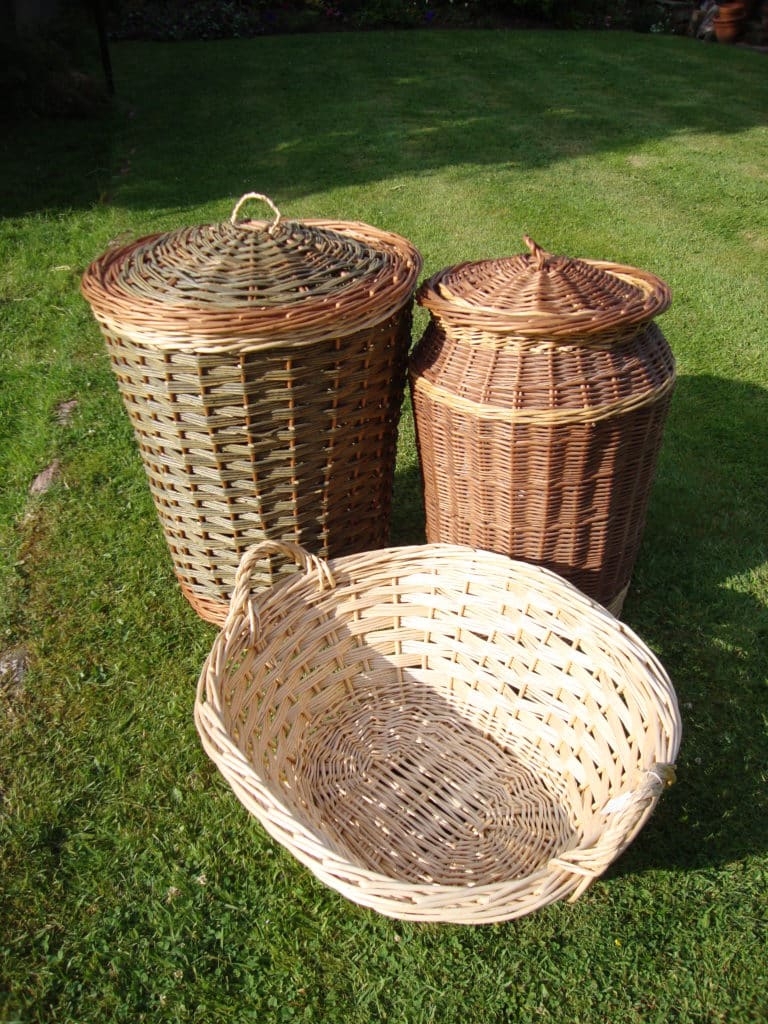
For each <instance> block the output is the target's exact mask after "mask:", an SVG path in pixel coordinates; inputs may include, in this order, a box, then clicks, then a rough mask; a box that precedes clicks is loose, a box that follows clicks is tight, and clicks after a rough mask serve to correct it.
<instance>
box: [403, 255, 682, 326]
mask: <svg viewBox="0 0 768 1024" xmlns="http://www.w3.org/2000/svg"><path fill="white" fill-rule="evenodd" d="M525 241H526V243H527V245H528V247H529V248H530V250H531V251H530V252H529V253H520V254H519V255H517V256H510V257H506V258H503V259H491V260H479V261H468V262H464V263H459V264H456V265H455V266H451V267H446V268H444V269H443V270H440V271H438V272H437V273H436V274H434V275H433V276H432V277H430V278H429V279H428V280H427V281H425V282H424V283H423V284H422V285H421V287H420V288H419V290H418V292H417V293H416V301H417V302H418V303H419V304H420V305H422V306H425V307H426V308H427V309H428V310H429V311H430V312H431V313H432V314H433V316H434V317H435V318H436V319H437V320H439V321H441V322H444V323H445V324H446V325H450V326H452V327H453V326H455V327H458V328H461V329H464V330H474V331H479V332H488V333H490V334H500V335H505V336H514V337H518V336H519V337H521V338H535V339H543V338H547V339H549V340H552V341H557V340H559V339H564V340H565V339H567V340H568V341H569V342H571V343H572V342H574V341H575V340H578V339H579V338H584V339H591V338H592V337H594V336H595V335H601V336H604V335H606V334H609V335H610V334H613V333H616V334H617V335H618V336H620V335H623V334H625V333H626V331H627V329H628V328H631V327H634V326H636V325H638V324H643V323H647V322H648V321H649V320H652V319H653V318H654V317H655V316H657V315H659V314H660V313H663V312H664V310H666V309H668V308H669V305H670V304H671V301H672V296H671V293H670V290H669V287H668V286H667V285H666V284H665V282H664V281H662V280H661V278H659V277H657V276H656V275H655V274H651V273H648V272H647V271H644V270H638V269H637V268H636V267H629V266H624V265H623V264H620V263H612V262H608V261H604V260H578V259H571V258H569V257H567V256H555V255H553V254H552V253H549V252H546V251H545V250H544V249H542V248H541V247H540V246H539V245H537V244H536V243H535V242H534V241H533V240H532V239H530V238H529V237H528V236H527V235H526V236H525ZM603 340H604V338H603Z"/></svg>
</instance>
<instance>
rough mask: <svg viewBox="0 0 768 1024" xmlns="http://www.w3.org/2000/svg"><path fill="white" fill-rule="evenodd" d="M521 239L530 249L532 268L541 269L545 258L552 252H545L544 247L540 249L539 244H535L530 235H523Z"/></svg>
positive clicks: (545, 261) (545, 263) (545, 262)
mask: <svg viewBox="0 0 768 1024" xmlns="http://www.w3.org/2000/svg"><path fill="white" fill-rule="evenodd" d="M523 241H524V242H525V244H526V245H527V246H528V248H529V249H530V250H531V258H532V260H533V266H534V269H535V270H543V269H544V267H545V266H546V265H547V259H548V258H549V257H550V256H551V255H552V253H550V252H547V251H546V250H545V249H542V248H541V246H540V245H537V243H536V242H534V240H533V239H532V238H531V237H530V235H523Z"/></svg>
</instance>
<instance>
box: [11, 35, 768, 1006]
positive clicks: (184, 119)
mask: <svg viewBox="0 0 768 1024" xmlns="http://www.w3.org/2000/svg"><path fill="white" fill-rule="evenodd" d="M113 61H114V64H115V74H116V81H117V88H118V99H117V102H116V105H115V110H114V111H113V112H112V113H111V114H109V115H107V116H106V117H104V118H103V119H101V120H93V121H71V122H66V123H64V122H61V123H56V124H49V123H47V122H43V121H35V122H33V123H29V124H26V125H16V126H14V127H13V128H12V130H11V131H8V132H6V134H5V137H4V138H3V140H2V141H0V152H2V164H1V165H0V207H1V208H0V214H2V215H3V218H4V219H3V220H2V221H0V317H1V318H2V319H1V321H0V330H1V331H2V334H1V336H0V338H1V340H0V360H1V361H0V466H2V492H1V495H0V659H2V661H1V662H0V664H2V666H3V667H2V671H1V672H0V724H1V725H2V742H1V743H0V880H1V881H0V886H2V900H1V901H0V978H1V979H2V983H0V1019H1V1020H2V1021H3V1022H5V1024H11V1022H24V1024H27V1022H33V1021H35V1022H37V1021H39V1022H57V1024H59V1022H62V1024H64V1022H66V1024H85V1022H91V1021H94V1022H102V1021H103V1022H116V1024H129V1022H130V1024H135V1022H139V1021H153V1022H155V1021H157V1022H166V1021H168V1022H187V1021H189V1022H195V1024H219V1022H227V1024H228V1022H233V1024H234V1022H237V1024H241V1022H243V1024H244V1022H273V1021H274V1022H279V1021H292V1020H298V1021H312V1022H335V1021H339V1022H344V1024H363V1022H365V1024H368V1022H371V1021H391V1022H399V1024H422V1022H432V1021H434V1022H435V1024H443V1022H455V1024H486V1022H510V1024H516V1022H528V1021H531V1022H539V1021H549V1022H552V1024H629V1022H633V1024H677V1022H696V1024H699V1022H707V1024H710V1022H711V1024H714V1022H727V1024H747V1022H754V1024H759V1022H762V1021H765V1020H767V1019H768V968H767V967H766V963H765V955H766V948H768V900H767V898H766V897H767V896H768V799H767V798H766V783H767V782H768V719H767V717H766V716H767V711H766V708H767V706H768V701H767V699H766V698H768V687H767V686H766V683H767V680H768V528H767V527H766V522H767V520H768V517H767V516H766V501H767V499H768V446H767V445H766V424H767V423H768V390H766V388H768V331H767V330H766V309H768V288H767V287H766V265H767V263H768V173H767V169H768V129H767V128H766V119H765V114H766V111H767V110H768V76H767V75H766V71H768V64H767V63H766V57H765V55H763V54H757V53H753V52H749V51H745V50H741V49H737V48H728V47H718V46H707V45H704V44H697V43H694V42H693V41H690V40H687V39H680V38H670V37H657V36H634V35H623V34H618V33H617V34H611V33H603V34H590V33H584V34H565V33H558V32H541V33H535V32H531V33H516V32H503V31H476V32H458V31H457V32H435V33H429V32H413V33H369V34H359V35H355V34H341V35H323V36H317V37H315V36H293V37H285V38H279V37H275V38H263V39H256V40H252V41H234V42H217V43H189V44H173V45H164V44H121V45H119V46H115V47H114V49H113ZM251 189H255V190H258V191H262V192H266V193H268V194H270V195H271V196H272V197H273V199H274V200H275V201H276V202H277V203H278V205H279V206H280V207H281V209H282V210H283V213H284V214H285V215H286V216H288V217H293V218H300V217H302V216H315V217H322V216H328V217H334V218H343V219H350V220H364V221H368V222H370V223H372V224H375V225H377V226H378V227H382V228H388V229H392V230H395V231H398V232H400V233H402V234H404V235H406V236H407V237H408V238H410V239H411V240H412V241H413V242H415V244H416V245H417V246H418V247H419V248H420V250H421V251H422V253H423V255H424V260H425V273H432V272H434V271H436V270H438V269H439V268H441V267H443V266H445V265H447V264H449V263H454V262H457V261H459V260H462V259H469V258H481V257H488V256H502V255H510V254H512V253H516V252H520V251H522V250H523V248H524V247H523V242H522V236H523V234H524V233H526V232H528V233H530V234H531V235H532V236H533V237H534V238H535V239H536V240H537V241H538V242H539V243H540V244H542V245H543V246H544V247H545V248H548V249H551V250H552V251H556V252H564V253H567V254H569V255H572V256H584V257H592V258H597V259H614V260H617V261H619V262H624V263H630V264H634V265H636V266H640V267H643V268H645V269H647V270H651V271H654V272H656V273H658V274H659V275H660V276H661V277H663V278H665V279H666V280H667V281H668V282H669V284H670V286H671V288H672V291H673V296H674V304H673V306H672V309H671V310H670V311H669V312H668V313H667V314H665V315H664V317H663V318H662V321H661V326H662V327H663V329H664V331H665V334H666V335H667V337H668V339H669V341H670V344H671V345H672V347H673V349H674V351H675V354H676V356H677V359H678V369H679V375H680V376H679V383H678V387H677V391H676V393H675V397H674V401H673V405H672V411H671V413H670V418H669V421H668V425H667V430H666V434H665V444H664V448H663V452H662V456H661V461H660V466H659V472H658V477H657V481H656V486H655V490H654V493H653V500H652V505H651V509H650V514H649V520H648V526H647V530H646V534H645V540H644V545H643V548H642V551H641V555H640V559H639V561H638V565H637V569H636V573H635V576H634V581H633V587H632V590H631V592H630V596H629V598H628V600H627V603H626V606H625V616H624V617H625V619H626V620H627V622H628V623H629V624H630V625H631V626H632V627H633V628H634V629H635V630H637V631H638V632H639V633H640V635H641V636H642V637H643V638H644V639H645V640H646V641H647V642H648V643H649V644H650V645H651V646H652V647H653V648H654V649H655V650H656V651H657V652H658V653H659V655H660V656H661V658H662V660H663V661H664V663H665V665H666V667H667V669H668V671H669V673H670V675H671V676H672V678H673V680H674V683H675V685H676V688H677V691H678V694H679V698H680V704H681V710H682V714H683V724H684V739H683V746H682V749H681V752H680V757H679V762H678V784H677V785H676V786H675V787H674V788H673V789H671V790H670V791H669V792H668V793H666V794H665V795H664V797H663V798H662V801H661V802H660V804H659V807H658V808H657V811H656V813H655V815H654V816H653V818H652V819H651V821H650V822H649V824H648V826H647V827H646V829H645V830H644V831H643V832H642V833H641V835H640V836H639V838H638V839H637V841H636V842H635V844H634V845H633V846H632V847H631V848H630V850H629V851H628V852H627V853H626V854H625V855H624V856H623V857H622V858H621V859H620V860H619V861H618V862H617V863H616V864H615V865H614V867H613V868H612V869H611V870H610V871H609V873H608V874H607V875H606V876H604V877H603V878H602V879H600V880H599V881H598V882H596V883H595V884H594V885H593V886H592V887H591V888H590V889H589V890H588V891H587V893H586V894H585V895H584V897H583V898H582V899H581V900H580V901H579V902H578V903H576V904H575V905H573V906H569V905H559V904H558V905H554V906H552V907H549V908H547V909H545V910H543V911H541V912H539V913H537V914H535V915H532V916H530V917H527V918H524V919H521V920H519V921H517V922H512V923H509V924H505V925H493V926H486V927H482V928H462V927H459V926H442V927H439V926H433V925H417V924H402V923H398V922H394V921H390V920H386V919H384V918H381V917H379V916H377V915H376V914H375V913H373V912H371V911H367V910H363V909H361V908H359V907H356V906H354V905H352V904H350V903H348V902H347V901H345V900H344V899H343V898H342V897H341V896H339V895H338V894H336V893H335V892H333V891H330V890H328V889H326V888H324V887H323V886H322V885H320V884H319V883H318V882H316V881H315V880H314V879H313V877H312V876H311V875H309V873H308V872H307V871H306V870H305V869H304V868H302V867H301V866H299V865H298V864H297V863H295V862H294V861H293V860H292V859H291V858H290V857H289V856H288V855H287V854H285V853H284V851H283V850H282V849H281V848H279V847H277V846H276V845H275V844H274V843H273V842H272V841H271V840H269V839H268V838H267V837H266V835H265V833H264V832H263V830H262V829H261V827H260V826H259V825H258V824H257V823H256V822H255V821H254V820H252V819H250V818H249V817H248V815H247V814H246V812H245V811H244V810H243V808H242V807H241V805H240V804H239V803H238V802H237V800H236V799H235V797H234V796H233V795H232V794H231V792H230V791H229V789H228V788H227V786H226V784H225V783H224V782H223V781H222V780H221V779H220V778H219V776H218V774H217V773H216V771H215V769H214V768H213V766H212V765H211V764H210V763H209V762H208V761H207V759H206V757H205V755H204V754H203V751H202V749H201V747H200V744H199V741H198V738H197V734H196V732H195V729H194V725H193V722H192V701H193V695H194V683H195V681H196V678H197V675H198V672H199V669H200V666H201V664H202V661H203V659H204V658H205V655H206V653H207V650H208V649H209V647H210V645H211V642H212V640H213V637H214V630H213V628H212V627H210V626H208V625H206V624H205V623H203V622H201V621H200V620H199V619H197V617H196V616H195V615H194V613H193V612H192V610H191V609H190V608H189V607H188V606H187V604H186V603H185V601H184V600H183V598H182V597H181V594H180V592H179V590H178V588H177V586H176V584H175V581H174V577H173V572H172V569H171V562H170V557H169V555H168V553H167V551H166V547H165V542H164V539H163V537H162V533H161V531H160V527H159V524H158V522H157V519H156V516H155V512H154V509H153V506H152V504H151V499H150V496H149V492H148V489H147V486H146V482H145V478H144V473H143V469H142V466H141V462H140V459H139V455H138V452H137V450H136V447H135V445H134V442H133V438H132V435H131V430H130V426H129V424H128V421H127V417H126V416H125V414H124V412H123V409H122V406H121V402H120V398H119V396H118V393H117V388H116V386H115V384H114V382H113V378H112V376H111V371H110V368H109V364H108V360H107V356H106V352H105V349H104V346H103V343H102V341H101V337H100V335H99V332H98V328H97V326H96V324H95V322H94V321H93V320H92V318H91V316H90V311H89V310H88V308H87V306H86V305H85V303H84V302H83V300H82V299H81V298H80V296H79V293H78V284H79V277H80V274H81V273H82V271H83V269H84V267H85V266H86V265H87V263H88V262H89V261H90V260H91V259H92V258H93V257H94V256H96V255H97V254H99V253H100V252H101V251H102V250H103V249H104V248H105V247H106V246H107V245H108V244H109V243H110V241H111V240H113V239H115V238H127V237H132V236H135V235H138V234H140V233H147V232H150V231H154V230H160V229H163V228H172V227H177V226H181V225H184V224H192V223H201V222H204V221H212V220H218V219H223V218H225V217H226V216H228V215H229V213H230V210H231V209H232V206H233V205H234V202H235V201H236V199H237V198H238V197H239V196H240V195H241V194H242V193H243V192H245V191H248V190H251ZM424 322H425V319H424V315H423V313H422V312H421V311H419V312H418V313H417V316H416V324H415V334H418V333H419V332H420V330H421V329H422V328H423V326H424ZM68 402H76V403H77V404H76V406H75V407H71V408H70V409H69V412H68V414H66V415H65V412H64V410H63V409H62V405H63V403H68ZM61 420H64V422H60V421H61ZM54 460H58V466H59V473H58V475H57V476H56V477H55V480H54V482H53V485H52V486H51V487H50V488H49V489H48V490H47V491H45V492H44V493H42V494H36V495H34V494H33V495H30V494H29V488H30V485H31V484H32V482H33V480H34V479H35V477H36V476H37V474H38V473H40V472H41V471H42V470H44V469H45V468H46V467H47V466H49V465H51V464H52V463H53V462H54ZM416 481H417V463H416V453H415V446H414V436H413V427H412V421H411V418H410V414H409V412H408V410H407V409H406V410H405V414H404V421H403V428H402V431H401V445H400V453H399V465H398V476H397V484H396V487H397V490H396V495H395V519H394V524H393V540H394V541H396V542H408V541H415V540H419V539H421V538H422V537H423V523H422V512H421V506H420V499H419V495H418V488H417V484H416Z"/></svg>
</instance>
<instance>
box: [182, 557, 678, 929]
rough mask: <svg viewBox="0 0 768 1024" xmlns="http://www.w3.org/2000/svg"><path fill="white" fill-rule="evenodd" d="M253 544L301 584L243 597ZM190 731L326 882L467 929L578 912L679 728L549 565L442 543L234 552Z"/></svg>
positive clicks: (624, 647)
mask: <svg viewBox="0 0 768 1024" xmlns="http://www.w3.org/2000/svg"><path fill="white" fill-rule="evenodd" d="M265 550H268V551H270V552H273V551H280V552H281V553H283V554H290V555H291V556H292V557H293V558H294V559H296V561H297V563H299V564H300V565H301V566H302V568H303V573H301V574H294V575H293V576H291V577H289V578H286V579H285V580H284V581H281V582H280V583H279V584H277V585H276V586H274V587H273V588H271V589H270V590H267V591H262V592H261V593H258V594H256V595H255V596H254V595H253V594H252V593H251V573H252V571H253V569H254V567H258V566H259V565H260V564H261V562H262V560H263V557H264V553H265ZM195 721H196V724H197V729H198V732H199V734H200V737H201V740H202V743H203V746H204V748H205V750H206V752H207V753H208V755H209V756H210V757H211V758H212V760H213V761H214V762H215V764H216V765H217V766H218V768H219V770H220V772H221V773H222V775H223V776H224V778H225V779H226V780H227V781H228V782H229V784H230V785H231V787H232V789H233V790H234V792H235V793H236V795H237V796H238V798H239V799H240V800H241V801H242V803H243V804H244V805H245V807H246V808H247V809H248V810H249V811H250V813H252V814H253V815H255V816H256V817H257V818H258V820H259V821H260V822H261V823H262V825H263V826H264V828H265V829H266V830H267V831H268V832H269V833H270V835H272V836H273V837H274V838H275V839H276V840H277V841H278V842H279V843H281V844H282V845H283V846H284V847H285V848H286V849H288V850H289V851H290V852H291V853H292V854H293V855H294V856H295V857H297V858H298V859H299V860H300V861H301V862H302V863H303V864H305V865H306V866H307V867H308V868H309V869H310V870H311V871H312V872H313V873H314V874H315V875H316V876H317V877H318V878H320V879H321V880H322V881H323V882H325V883H326V884H327V885H329V886H331V887H333V888H334V889H336V890H338V891H339V892H341V893H343V894H344V895H345V896H346V897H348V898H349V899H350V900H353V901H354V902H356V903H360V904H363V905H364V906H367V907H372V908H373V909H375V910H377V911H379V912H381V913H382V914H386V915H388V916H390V917H396V918H404V919H411V920H422V921H452V922H458V923H467V924H470V923H471V924H480V923H486V922H493V921H503V920H506V919H509V918H513V917H519V916H521V915H523V914H527V913H530V912H531V911H534V910H536V909H537V908H539V907H542V906H545V905H546V904H548V903H551V902H553V901H555V900H559V899H562V898H565V897H568V898H570V899H576V898H577V897H578V896H579V895H580V894H581V893H582V892H583V891H584V890H585V889H586V887H587V886H588V885H589V884H590V882H591V881H592V880H593V879H594V878H596V877H597V876H598V875H600V874H601V873H602V872H603V871H604V870H605V869H606V868H607V867H608V865H609V864H610V863H611V862H612V861H613V860H614V859H615V858H616V857H618V856H619V855H620V854H621V853H622V851H623V850H624V849H625V848H626V847H627V845H628V844H629V843H630V842H631V841H632V840H633V839H634V837H635V836H636V835H637V833H638V832H639V830H640V829H641V828H642V827H643V825H644V823H645V821H646V820H647V818H648V816H649V815H650V814H651V812H652V810H653V808H654V806H655V804H656V801H657V799H658V796H659V794H660V792H661V790H662V788H663V786H664V784H665V782H667V781H671V778H672V772H671V763H672V762H674V759H675V757H676V755H677V750H678V745H679V742H680V734H681V724H680V718H679V713H678V708H677V701H676V698H675V693H674V690H673V688H672V685H671V683H670V681H669V679H668V677H667V675H666V673H665V672H664V669H663V668H662V666H661V665H660V664H659V662H658V660H657V659H656V657H655V656H654V655H653V653H652V652H651V651H650V650H649V649H648V648H647V647H646V646H645V645H644V644H643V643H642V642H641V641H640V640H639V639H638V637H637V636H635V635H634V634H633V633H632V632H631V631H630V630H629V629H627V628H626V627H625V626H624V625H622V624H621V623H620V622H619V621H618V620H617V619H615V618H613V616H611V615H609V614H608V612H606V611H605V610H604V609H603V608H602V607H601V606H599V605H597V604H596V603H594V602H592V601H591V600H589V599H588V598H587V597H586V596H585V595H583V594H582V593H580V592H579V591H578V590H576V589H575V588H574V587H572V586H571V585H570V584H568V583H567V582H566V581H565V580H563V579H561V578H560V577H558V576H556V575H554V574H553V573H550V572H549V571H548V570H546V569H542V568H539V567H537V566H532V565H529V564H525V563H522V562H514V561H512V560H511V559H508V558H506V557H505V556H502V555H498V554H495V553H492V552H487V551H475V550H472V549H469V548H465V547H460V546H452V545H424V546H421V547H402V548H390V549H384V550H379V551H371V552H367V553H361V554H355V555H348V556H346V557H343V558H338V559H332V560H330V561H328V562H325V561H323V560H322V559H318V558H316V557H313V556H310V555H308V554H307V553H306V552H305V551H304V550H303V549H301V548H298V547H293V546H286V545H275V544H270V543H269V542H267V543H266V545H262V546H257V547H256V548H254V549H253V550H252V551H250V552H248V553H247V554H246V555H245V556H244V558H243V561H242V563H241V566H240V568H239V570H238V576H237V582H236V585H235V591H234V595H233V598H232V605H231V608H230V612H229V617H228V619H227V621H226V623H225V625H224V628H223V630H222V631H221V633H220V634H219V636H218V638H217V639H216V641H215V643H214V645H213V648H212V650H211V653H210V655H209V657H208V659H207V661H206V664H205V666H204V667H203V670H202V673H201V676H200V680H199V684H198V691H197V699H196V702H195Z"/></svg>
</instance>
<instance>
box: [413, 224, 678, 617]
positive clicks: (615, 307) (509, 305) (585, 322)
mask: <svg viewBox="0 0 768 1024" xmlns="http://www.w3.org/2000/svg"><path fill="white" fill-rule="evenodd" d="M526 241H528V243H529V245H530V247H531V250H532V251H531V253H530V254H527V255H519V256H515V257H512V258H509V259H500V260H486V261H482V262H478V263H465V264H461V265H459V266H456V267H449V268H447V269H446V270H443V271H441V272H440V273H438V274H435V275H434V276H433V277H432V278H430V280H429V281H427V282H425V283H424V285H422V287H421V289H420V290H419V292H418V294H417V300H418V301H419V302H420V303H421V304H423V305H424V306H426V307H427V308H428V309H429V310H430V312H431V314H432V320H431V323H430V325H429V326H428V328H427V330H426V332H425V334H424V336H423V338H422V339H421V341H420V343H419V344H418V345H417V347H416V349H415V350H414V352H413V354H412V357H411V373H410V379H411V389H412V394H413V404H414V416H415V420H416V433H417V439H418V446H419V455H420V459H421V467H422V475H423V481H424V494H425V507H426V519H427V539H428V540H429V541H446V542H451V543H461V544H470V545H472V546H475V547H482V548H488V549H490V550H494V551H499V552H503V553H505V554H509V555H511V556H513V557H515V558H521V559H525V560H526V561H531V562H535V563H536V564H539V565H544V566H546V567H548V568H550V569H552V570H554V571H556V572H558V573H560V574H561V575H564V576H566V577H567V578H568V579H569V580H570V581H571V582H572V583H574V584H575V585H576V586H578V587H579V588H580V589H582V590H584V591H585V592H586V593H587V594H589V596H590V597H592V598H594V599H595V600H597V601H599V602H600V603H602V604H605V605H607V606H608V607H609V608H610V609H611V610H612V611H614V612H615V613H617V614H618V612H619V611H620V609H621V605H622V602H623V600H624V596H625V594H626V592H627V589H628V586H629V581H630V577H631V574H632V569H633V567H634V564H635V561H636V558H637V553H638V549H639V546H640V541H641V538H642V533H643V528H644V524H645V516H646V511H647V506H648V501H649V498H650V493H651V487H652V483H653V476H654V472H655V468H656V463H657V458H658V453H659V449H660V446H661V442H662V435H663V426H664V422H665V419H666V415H667V411H668V407H669V402H670V399H671V395H672V390H673V387H674V383H675V363H674V358H673V356H672V352H671V350H670V348H669V345H668V344H667V342H666V339H665V338H664V336H663V334H662V333H661V331H660V330H659V328H658V327H657V326H656V325H655V324H653V323H652V322H651V319H652V317H653V316H655V315H656V314H658V313H661V312H663V311H664V310H665V309H666V308H667V307H668V305H669V302H670V296H669V291H668V289H667V287H666V285H664V283H663V282H661V281H660V280H659V279H658V278H656V277H654V276H653V275H651V274H647V273H645V272H643V271H640V270H636V269H634V268H631V267H625V266H620V265H618V264H613V263H606V262H597V261H587V260H570V259H567V258H566V257H561V256H552V255H550V254H549V253H545V252H544V251H543V250H542V249H540V248H539V247H538V246H536V244H535V243H533V242H531V241H530V239H526Z"/></svg>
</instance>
